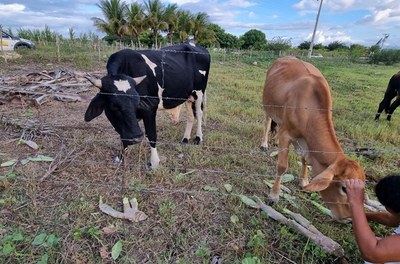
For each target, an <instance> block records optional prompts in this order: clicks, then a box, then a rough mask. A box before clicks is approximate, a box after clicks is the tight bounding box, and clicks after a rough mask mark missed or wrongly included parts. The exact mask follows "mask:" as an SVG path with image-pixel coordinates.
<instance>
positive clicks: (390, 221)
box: [365, 212, 400, 227]
mask: <svg viewBox="0 0 400 264" xmlns="http://www.w3.org/2000/svg"><path fill="white" fill-rule="evenodd" d="M365 214H366V216H367V219H368V221H373V222H376V223H379V224H382V225H386V226H391V227H397V226H399V225H400V217H399V216H398V215H394V214H391V213H389V212H366V213H365Z"/></svg>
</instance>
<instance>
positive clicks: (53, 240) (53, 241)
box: [47, 234, 60, 247]
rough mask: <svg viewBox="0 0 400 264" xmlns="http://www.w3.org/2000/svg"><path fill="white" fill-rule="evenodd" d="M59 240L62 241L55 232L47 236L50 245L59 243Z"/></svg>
mask: <svg viewBox="0 0 400 264" xmlns="http://www.w3.org/2000/svg"><path fill="white" fill-rule="evenodd" d="M59 241H60V239H59V238H58V237H56V236H55V235H54V234H50V235H49V236H48V237H47V245H48V247H53V246H55V245H57V244H58V242H59Z"/></svg>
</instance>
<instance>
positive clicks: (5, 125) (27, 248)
mask: <svg viewBox="0 0 400 264" xmlns="http://www.w3.org/2000/svg"><path fill="white" fill-rule="evenodd" d="M111 52H112V51H104V52H102V53H100V54H99V53H97V52H96V51H90V50H87V49H83V48H82V49H78V50H73V49H67V48H66V49H64V50H62V51H61V57H60V62H59V61H58V59H57V58H56V53H55V50H54V49H52V48H51V47H38V49H37V50H35V51H24V52H23V53H22V57H21V58H19V59H14V60H9V61H8V62H7V63H4V62H3V61H1V68H0V87H6V84H4V85H3V84H2V79H3V81H4V80H6V79H7V78H10V77H14V76H21V75H26V74H28V73H31V72H38V71H42V70H47V71H50V70H54V69H59V68H65V69H75V70H81V71H86V72H89V73H94V74H97V75H99V74H100V75H101V74H102V73H104V72H105V63H106V59H107V57H108V55H109V54H110V53H111ZM0 59H1V58H0ZM273 60H274V57H273V56H272V55H271V54H266V55H262V54H257V53H254V52H253V53H251V54H238V53H235V54H220V53H212V65H211V72H210V80H209V85H208V88H207V89H208V94H207V120H206V127H205V131H204V142H203V144H202V145H200V146H194V145H181V144H179V142H180V140H181V137H182V135H183V132H184V122H183V121H184V120H182V121H181V123H180V124H178V125H177V126H172V125H171V124H170V123H169V118H168V117H167V116H166V115H164V114H163V113H160V114H159V116H158V119H157V122H158V135H159V136H158V138H159V141H160V142H159V144H158V149H159V153H160V155H161V156H164V157H165V158H166V162H165V163H164V164H163V166H162V167H160V168H159V169H157V170H155V171H148V170H147V169H146V166H145V165H146V163H147V162H148V159H149V148H148V146H147V144H146V143H143V144H140V145H135V146H132V147H131V148H130V150H129V153H128V155H129V165H128V166H115V165H113V164H112V163H111V161H112V158H113V156H114V155H115V153H116V152H117V151H118V148H119V138H118V135H117V134H116V132H114V131H113V129H112V127H111V125H110V124H109V122H108V120H107V119H106V117H105V116H104V115H102V116H101V117H99V118H97V119H95V120H93V121H92V122H90V123H85V122H84V121H83V115H84V113H85V110H86V108H87V105H88V103H89V101H86V102H71V103H66V102H59V101H51V102H49V103H46V104H43V105H42V106H40V107H35V106H31V105H29V104H27V103H26V102H25V101H24V100H23V99H21V100H16V101H15V100H14V101H12V102H4V103H3V104H1V101H0V113H1V114H0V118H1V119H0V121H1V123H0V163H1V164H3V165H4V164H5V165H6V166H3V167H0V262H1V263H210V260H211V259H212V258H213V257H221V258H222V261H223V263H246V264H251V263H343V261H344V260H343V259H337V258H336V257H335V256H333V255H330V254H328V253H326V252H325V251H324V250H323V249H321V248H320V247H319V246H317V245H315V244H313V242H311V241H309V240H308V239H307V238H305V237H304V236H302V235H300V234H298V233H296V232H295V231H294V230H292V229H291V228H289V227H288V226H286V225H283V224H278V223H277V222H275V221H274V220H273V219H271V218H270V217H269V216H268V215H266V214H264V213H262V212H260V211H258V210H256V209H252V208H251V207H249V206H247V205H246V204H244V203H243V202H242V200H241V199H240V198H239V197H238V195H240V194H243V195H246V196H248V197H259V198H261V199H263V200H264V201H267V195H268V191H269V190H268V186H267V184H266V182H269V181H273V179H274V174H275V162H276V157H273V156H271V155H270V154H271V152H268V153H265V152H261V150H260V149H259V145H260V143H261V135H262V130H263V128H262V127H263V111H262V106H261V94H262V88H263V84H264V80H265V70H266V69H267V68H268V66H269V65H270V64H271V63H272V61H273ZM311 62H312V63H313V64H315V65H316V66H317V67H318V68H319V69H320V70H321V72H322V73H323V74H324V75H325V77H326V79H327V80H328V82H329V84H330V85H331V88H332V96H333V101H334V103H333V107H334V109H333V117H334V123H335V128H336V133H337V137H338V139H339V141H340V143H341V145H342V147H343V149H344V151H345V153H346V154H347V155H348V156H350V157H351V158H353V159H356V160H358V161H359V162H360V163H361V164H362V165H363V167H364V168H365V171H366V173H367V186H368V192H369V193H372V188H373V185H374V183H375V182H376V181H377V180H378V179H380V178H381V177H383V176H384V175H386V174H388V173H395V172H396V173H400V169H399V168H400V151H399V143H400V115H399V113H400V110H399V109H398V110H397V112H395V114H394V115H393V118H392V121H391V122H390V123H389V122H386V120H385V116H382V117H381V120H380V121H379V122H375V121H373V118H374V115H375V111H376V109H377V107H378V104H379V102H380V100H381V99H382V98H383V94H384V91H385V89H386V86H387V82H388V81H389V79H390V77H391V76H392V75H393V74H394V73H396V72H397V71H398V65H396V66H392V67H387V66H376V65H369V64H353V63H350V62H348V61H347V60H346V59H345V58H334V57H332V58H322V59H321V58H316V59H313V60H311ZM100 75H99V76H100ZM0 89H2V88H0ZM95 93H96V91H95V90H92V91H89V92H86V93H85V94H84V95H85V96H86V97H87V98H89V99H90V98H91V97H92V96H94V95H95ZM182 116H184V115H182ZM9 120H14V121H15V122H10V121H9ZM28 123H29V124H31V123H33V124H35V126H33V127H30V128H27V127H26V126H24V125H23V124H28ZM20 139H25V140H28V139H29V140H32V141H34V142H36V143H37V144H38V145H39V149H38V150H33V149H31V148H29V147H27V146H26V145H25V144H21V140H20ZM356 148H371V149H374V150H375V155H374V156H373V157H365V156H358V155H357V154H356V152H355V149H356ZM274 150H276V149H272V150H271V151H274ZM38 155H43V156H45V157H50V158H54V161H52V162H46V161H37V160H36V161H35V160H34V159H33V160H32V159H31V161H30V162H28V163H25V162H24V160H27V159H29V158H34V157H38ZM10 161H14V162H10ZM297 161H298V159H297V157H296V155H295V154H293V153H291V154H290V165H289V166H290V169H289V171H288V173H289V174H292V175H294V176H295V177H294V178H295V179H294V180H293V181H290V182H288V183H285V185H286V186H287V187H289V188H290V189H291V190H292V195H293V196H295V197H296V198H297V199H296V203H295V204H292V203H290V202H288V201H286V200H284V199H282V200H281V201H280V202H279V203H278V204H275V205H274V208H275V209H277V210H279V211H282V210H283V209H284V208H288V209H290V210H292V211H295V212H298V213H300V214H302V215H303V216H305V217H306V218H307V219H308V220H309V221H310V222H311V223H312V224H313V225H315V226H316V227H317V228H318V229H319V230H320V231H321V232H322V233H323V234H325V235H327V236H329V237H331V238H332V239H333V240H335V241H336V242H338V243H339V244H340V245H341V246H342V247H343V248H344V250H345V256H346V259H347V261H348V263H361V261H362V260H361V258H360V256H359V253H358V249H357V245H356V243H355V240H354V237H353V235H352V229H351V225H350V224H347V225H344V224H339V223H336V222H333V221H332V220H331V219H330V218H329V217H328V216H326V215H324V214H322V213H321V212H320V211H319V210H318V209H317V208H316V207H315V206H314V205H313V204H312V201H317V202H319V203H322V202H321V200H320V199H319V197H318V195H316V194H315V193H305V192H302V191H301V190H300V188H299V187H298V182H297V174H298V172H299V164H298V163H297ZM10 164H11V165H10ZM100 196H101V197H102V199H103V201H104V202H105V203H107V204H109V205H110V206H112V207H114V208H115V209H117V210H122V198H123V197H129V198H133V197H135V198H136V199H137V200H138V203H139V209H140V210H142V211H143V212H144V213H145V214H146V215H147V216H148V218H147V219H146V220H145V221H142V222H138V223H132V222H128V221H126V220H120V219H116V218H112V217H110V216H108V215H105V214H103V213H102V212H101V211H100V210H99V208H98V203H99V197H100ZM373 229H374V231H375V232H376V233H377V235H380V236H384V235H387V234H389V233H390V232H391V231H392V230H390V229H385V228H383V227H380V226H376V225H374V226H373Z"/></svg>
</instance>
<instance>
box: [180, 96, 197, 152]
mask: <svg viewBox="0 0 400 264" xmlns="http://www.w3.org/2000/svg"><path fill="white" fill-rule="evenodd" d="M192 104H193V102H192V101H186V102H185V105H186V128H185V133H184V134H183V139H182V143H185V144H187V143H189V139H190V134H191V133H192V128H193V123H194V115H193V110H192Z"/></svg>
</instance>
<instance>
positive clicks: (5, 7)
mask: <svg viewBox="0 0 400 264" xmlns="http://www.w3.org/2000/svg"><path fill="white" fill-rule="evenodd" d="M24 10H25V6H24V5H21V4H0V13H21V12H23V11H24Z"/></svg>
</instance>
